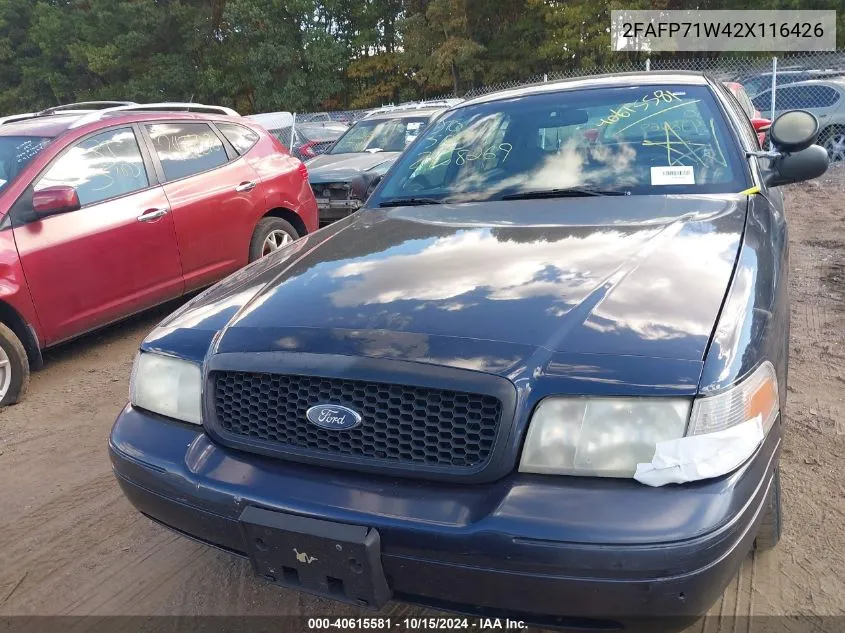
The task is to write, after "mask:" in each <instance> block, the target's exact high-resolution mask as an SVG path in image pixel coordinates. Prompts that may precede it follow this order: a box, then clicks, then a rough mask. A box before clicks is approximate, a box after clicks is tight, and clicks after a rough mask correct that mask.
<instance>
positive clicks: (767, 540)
mask: <svg viewBox="0 0 845 633" xmlns="http://www.w3.org/2000/svg"><path fill="white" fill-rule="evenodd" d="M782 525H783V513H782V511H781V503H780V466H777V468H775V476H774V477H773V478H772V487H771V488H769V498H768V499H766V509H765V510H764V513H763V520H762V521H760V529H759V530H758V532H757V538H756V539H754V549H755V550H757V551H758V552H765V551H766V550H770V549H772V548H773V547H774V546H775V545H777V544H778V541H780V535H781V529H782Z"/></svg>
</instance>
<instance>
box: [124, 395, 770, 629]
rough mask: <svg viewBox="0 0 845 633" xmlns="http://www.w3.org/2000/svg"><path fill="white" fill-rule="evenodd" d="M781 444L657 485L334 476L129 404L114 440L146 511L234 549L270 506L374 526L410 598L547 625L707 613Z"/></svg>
mask: <svg viewBox="0 0 845 633" xmlns="http://www.w3.org/2000/svg"><path fill="white" fill-rule="evenodd" d="M779 447H780V422H779V421H778V422H777V423H776V424H775V426H774V427H773V429H772V431H771V432H770V434H769V436H768V437H767V439H766V441H765V443H764V444H763V445H762V446H761V447H760V449H759V450H758V452H757V453H756V455H755V456H754V457H753V458H752V459H751V460H749V461H748V462H747V463H746V464H745V465H743V466H742V467H741V468H740V469H739V470H738V471H736V472H734V473H732V474H731V475H729V476H726V477H722V478H719V479H714V480H710V481H706V482H698V483H695V484H686V485H683V486H667V487H664V488H648V487H646V486H642V485H640V484H638V483H636V482H634V481H628V480H624V481H623V480H607V479H605V480H602V479H593V478H578V477H551V476H542V475H521V474H513V475H511V476H509V477H506V478H504V479H502V480H499V481H496V482H493V483H490V484H483V485H454V484H443V483H438V482H423V481H416V480H405V479H397V478H387V477H382V476H373V475H363V474H358V473H353V472H348V471H333V470H328V469H325V468H318V467H313V466H308V465H303V464H293V463H288V462H284V461H280V460H274V459H269V458H264V457H261V456H258V455H252V454H247V453H242V452H238V451H235V450H231V449H227V448H224V447H221V446H219V445H217V444H215V443H213V442H212V441H211V440H210V439H209V438H208V436H207V435H205V433H204V432H203V429H202V428H201V427H195V426H191V425H187V424H181V423H178V422H174V421H170V420H167V419H165V418H161V417H159V416H156V415H154V414H149V413H147V412H143V411H140V410H136V409H133V408H132V407H127V408H126V409H125V410H124V411H123V412H122V413H121V415H120V416H119V417H118V419H117V421H116V423H115V426H114V429H113V430H112V435H111V439H110V442H109V448H110V454H111V460H112V464H113V466H114V470H115V474H116V475H117V479H118V481H119V483H120V485H121V487H122V489H123V491H124V493H125V494H126V496H127V497H128V498H129V500H130V501H131V502H132V503H133V504H134V505H135V507H136V508H138V510H140V511H141V512H142V513H144V514H145V515H147V516H149V517H151V518H152V519H154V520H156V521H158V522H160V523H163V524H164V525H166V526H168V527H170V528H173V529H175V530H177V531H179V532H182V533H183V534H185V535H188V536H190V537H193V538H195V539H198V540H201V541H203V542H205V543H208V544H210V545H214V546H216V547H220V548H223V549H225V550H228V551H230V552H233V553H235V554H240V555H243V554H244V552H245V551H246V548H245V546H244V543H243V540H242V539H243V532H242V530H241V529H240V526H239V523H238V518H239V517H240V516H241V513H242V512H243V510H244V509H245V508H246V507H249V506H253V507H260V508H264V509H268V510H276V511H280V512H285V513H291V514H296V515H301V516H305V517H311V518H315V519H322V520H328V521H334V522H338V523H348V524H353V525H363V526H368V527H373V528H376V529H377V530H378V532H379V534H380V535H381V547H382V549H381V551H382V557H381V558H382V565H383V567H384V572H385V574H386V576H387V578H388V582H389V584H390V587H391V589H392V591H393V595H394V596H395V597H396V598H397V599H400V600H405V601H410V602H415V603H420V604H428V605H432V606H436V607H440V608H445V609H452V610H457V611H464V612H469V613H477V614H489V615H507V616H513V617H515V618H518V619H521V620H523V621H525V622H530V623H537V624H543V625H555V624H556V625H573V624H575V623H577V624H579V625H581V626H587V627H590V626H595V627H598V626H601V625H603V626H613V625H614V624H619V625H620V626H622V624H623V623H626V624H625V626H626V627H627V626H628V625H630V623H631V622H634V623H635V624H636V623H637V622H640V623H642V622H644V621H648V619H650V618H659V619H660V624H661V625H663V626H664V627H666V628H669V629H672V630H680V628H682V627H683V626H684V625H685V624H687V623H689V622H690V621H692V620H694V619H696V618H697V617H699V616H700V615H702V614H703V613H705V612H706V611H707V610H708V609H709V608H710V606H711V605H712V604H713V603H714V602H715V601H716V599H717V598H718V597H719V595H721V593H722V591H723V590H724V588H725V586H726V585H727V584H728V583H729V582H730V580H731V579H732V578H733V577H734V576H735V575H736V573H737V570H738V569H739V566H740V564H741V562H742V559H743V558H744V557H745V556H746V554H747V552H748V551H749V549H750V548H751V546H752V543H753V539H754V536H755V534H756V531H757V526H758V523H759V520H760V518H761V516H762V512H763V508H764V501H765V499H766V497H767V494H768V491H769V487H770V486H771V484H772V477H773V473H774V469H775V467H776V464H777V456H778V451H779ZM643 626H645V627H646V628H645V630H649V631H652V630H658V629H657V628H655V626H654V623H653V622H648V624H643ZM626 630H628V629H627V628H626Z"/></svg>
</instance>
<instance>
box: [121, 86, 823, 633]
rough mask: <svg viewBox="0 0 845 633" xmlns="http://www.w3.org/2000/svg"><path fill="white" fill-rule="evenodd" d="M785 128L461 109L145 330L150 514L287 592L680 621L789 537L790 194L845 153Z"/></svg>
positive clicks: (693, 103) (502, 97)
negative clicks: (275, 244) (371, 177)
mask: <svg viewBox="0 0 845 633" xmlns="http://www.w3.org/2000/svg"><path fill="white" fill-rule="evenodd" d="M770 134H771V137H772V139H773V142H774V144H775V150H773V151H771V152H764V151H762V150H760V149H759V148H758V145H757V138H756V135H755V131H754V129H753V127H752V126H751V124H750V122H749V120H748V117H747V116H745V114H744V113H743V112H742V110H741V109H740V107H739V104H738V103H737V102H736V100H735V99H733V98H732V97H731V96H730V94H729V93H728V92H727V91H726V89H725V88H724V87H723V86H722V85H721V84H719V83H716V82H713V81H710V80H709V79H708V78H706V77H703V76H701V75H696V74H662V73H649V74H638V75H629V76H624V75H622V76H614V77H596V78H590V79H581V80H570V81H566V82H560V83H546V84H542V85H540V86H535V87H527V88H522V89H518V90H512V91H508V92H501V93H496V94H491V95H487V96H484V97H480V98H477V99H473V100H470V101H466V102H464V103H462V104H460V105H458V106H456V107H453V108H451V109H449V110H448V111H447V112H445V113H444V114H443V116H441V117H440V118H438V119H437V121H436V122H435V123H433V124H432V125H430V126H428V127H427V128H426V129H425V130H424V131H422V132H421V134H420V135H419V137H418V138H417V139H416V141H414V143H413V144H412V145H411V146H410V147H409V148H408V149H407V150H406V151H405V152H404V153H403V154H402V155H401V156H400V157H399V159H398V160H397V162H396V163H395V165H394V166H393V168H392V169H391V170H390V172H389V173H388V174H387V175H386V176H385V178H384V180H383V181H382V182H381V184H380V185H379V186H378V188H377V189H376V190H375V191H374V193H373V194H372V196H371V197H370V198H369V201H368V202H367V204H366V206H365V207H364V208H362V209H361V210H360V211H359V212H358V213H355V214H354V215H352V216H350V217H348V218H344V219H342V220H340V221H338V222H336V223H335V224H333V225H331V226H330V227H327V228H325V229H323V230H321V231H318V232H316V233H313V234H310V235H307V236H305V237H303V238H302V239H299V240H297V241H296V242H294V243H292V244H290V245H288V246H286V247H285V248H282V249H279V250H278V251H276V252H274V253H271V254H270V255H269V256H268V257H265V258H263V259H261V260H259V261H257V262H255V263H253V264H251V265H249V266H247V267H246V268H244V269H243V270H241V271H240V272H238V273H236V274H235V275H233V276H231V277H229V278H228V279H226V280H225V281H223V282H222V283H220V284H218V285H217V286H215V287H213V288H212V289H210V290H209V291H207V292H206V293H205V294H203V295H200V296H198V297H196V298H195V299H193V300H192V301H191V302H189V303H188V304H187V305H185V306H184V307H183V308H181V309H180V310H178V311H177V312H176V313H175V314H173V315H171V316H170V317H168V318H166V319H165V320H164V321H163V322H162V323H161V324H160V325H159V326H158V327H157V328H156V329H155V330H154V331H153V332H152V333H151V334H150V335H149V336H148V337H147V338H146V340H145V341H144V342H143V343H142V345H141V349H140V352H139V355H138V357H137V360H136V362H135V366H134V370H133V375H132V386H131V402H130V403H129V404H128V405H127V406H126V408H125V409H124V410H123V412H122V413H121V414H120V416H119V417H118V419H117V421H116V423H115V426H114V429H113V431H112V434H111V440H110V451H111V458H112V462H113V465H114V470H115V473H116V475H117V479H118V481H119V483H120V485H121V487H122V488H123V491H124V492H125V494H126V496H127V497H128V498H129V499H130V501H131V502H132V503H133V504H134V505H135V506H136V507H137V508H138V509H139V510H140V511H141V512H142V513H144V514H145V515H147V516H148V517H150V518H152V519H153V520H155V521H157V522H159V523H161V524H163V525H165V526H168V527H169V528H172V529H174V530H176V531H178V532H180V533H183V534H185V535H188V536H190V537H192V538H194V539H197V540H200V541H203V542H205V543H208V544H210V545H213V546H215V547H218V548H223V549H225V550H227V551H229V552H232V553H233V554H237V555H240V556H244V557H247V558H249V560H250V561H251V564H252V566H253V568H254V571H255V572H256V574H258V575H259V576H260V577H261V578H263V579H265V580H266V581H268V582H271V583H277V584H279V585H283V586H285V587H293V588H297V589H301V590H304V591H310V592H314V593H317V594H319V595H323V596H328V597H332V598H335V599H338V600H345V601H349V602H353V603H355V604H358V605H365V606H368V607H374V608H378V607H381V606H382V605H384V604H385V603H386V602H387V601H388V600H390V599H397V600H404V601H411V602H416V603H421V604H426V605H431V606H434V607H437V608H441V609H447V610H454V611H458V612H469V613H476V614H492V615H507V616H510V617H512V618H513V619H515V620H521V621H524V622H527V623H537V624H543V625H556V626H564V627H566V626H577V627H581V628H583V629H589V628H597V629H602V630H607V629H613V628H614V627H623V626H624V627H636V626H638V624H642V626H644V627H645V630H649V631H653V630H658V629H657V628H656V627H658V626H663V627H664V628H668V629H675V630H679V629H681V628H682V627H683V626H684V625H685V624H687V623H689V622H690V621H691V620H694V619H696V618H697V617H699V616H700V615H701V614H703V613H704V612H706V611H707V609H708V608H709V607H710V606H711V605H712V604H713V602H714V601H715V600H716V599H717V597H718V596H719V595H720V594H721V592H722V591H723V590H724V588H725V586H726V585H727V584H728V582H729V581H730V580H731V579H732V578H733V577H734V576H735V575H736V573H737V570H738V569H739V566H740V564H741V562H742V560H743V558H744V557H745V556H746V555H747V553H748V552H749V551H750V550H751V548H752V547H757V548H758V549H761V550H762V549H766V548H770V547H772V546H773V545H774V544H775V543H776V542H777V540H778V538H779V536H780V525H781V509H780V479H779V477H778V454H779V450H780V445H781V425H782V424H783V408H784V402H785V397H786V391H787V390H786V377H787V356H788V341H789V336H788V333H789V304H788V296H787V276H788V268H787V233H786V223H785V217H784V208H783V198H782V195H781V193H780V191H779V190H778V189H777V186H779V185H782V184H785V183H788V182H794V181H798V180H804V179H808V178H812V177H815V176H818V175H820V174H821V173H823V172H824V170H825V169H826V168H827V164H828V158H827V155H826V153H825V151H824V149H822V148H821V147H819V146H817V145H814V144H813V143H814V141H815V138H816V136H817V134H818V123H817V121H816V120H815V118H814V117H813V116H812V115H811V114H809V113H806V112H790V113H786V114H784V115H782V116H781V117H779V119H778V120H777V121H775V122H774V123H773V125H772V128H771V132H770ZM652 620H656V621H657V624H656V625H655V624H654V622H653V621H652ZM646 622H648V623H646Z"/></svg>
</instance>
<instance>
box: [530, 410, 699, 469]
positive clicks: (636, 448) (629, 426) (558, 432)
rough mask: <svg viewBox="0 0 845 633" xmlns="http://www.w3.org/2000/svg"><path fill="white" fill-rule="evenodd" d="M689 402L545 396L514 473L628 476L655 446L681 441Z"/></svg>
mask: <svg viewBox="0 0 845 633" xmlns="http://www.w3.org/2000/svg"><path fill="white" fill-rule="evenodd" d="M690 404H691V400H689V399H675V398H672V399H667V398H546V399H545V400H543V401H542V402H541V403H540V404H539V406H538V407H537V409H536V411H535V412H534V416H533V417H532V418H531V425H530V426H529V428H528V437H527V438H526V439H525V447H524V448H523V449H522V461H521V463H520V465H519V470H520V471H522V472H527V473H553V474H558V475H593V476H599V477H631V476H633V474H634V471H635V470H636V469H637V464H638V463H640V462H644V461H649V460H650V459H651V458H652V456H653V455H654V447H655V445H656V444H657V442H661V441H664V440H669V439H675V438H678V437H683V435H684V429H686V426H687V420H688V419H689V411H690Z"/></svg>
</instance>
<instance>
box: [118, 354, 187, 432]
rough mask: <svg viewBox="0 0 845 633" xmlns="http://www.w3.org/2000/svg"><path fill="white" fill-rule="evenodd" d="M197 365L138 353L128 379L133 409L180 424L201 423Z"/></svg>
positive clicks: (170, 357)
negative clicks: (143, 410)
mask: <svg viewBox="0 0 845 633" xmlns="http://www.w3.org/2000/svg"><path fill="white" fill-rule="evenodd" d="M201 390H202V371H201V370H200V367H199V365H197V364H196V363H191V362H189V361H186V360H181V359H179V358H173V357H172V356H163V355H161V354H153V353H149V352H141V353H140V354H138V356H137V357H136V358H135V364H134V365H133V367H132V377H131V379H130V380H129V399H130V401H131V402H132V405H133V406H136V407H141V408H142V409H147V410H148V411H152V412H153V413H160V414H161V415H166V416H168V417H170V418H176V419H177V420H182V421H183V422H192V423H193V424H202V416H201V414H200V411H201V406H200V403H201V401H200V393H201Z"/></svg>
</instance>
